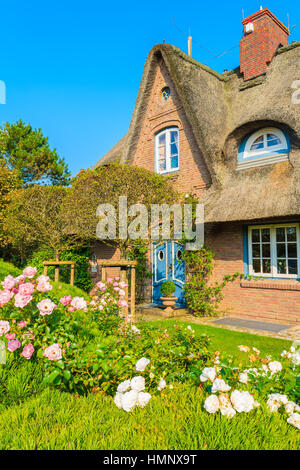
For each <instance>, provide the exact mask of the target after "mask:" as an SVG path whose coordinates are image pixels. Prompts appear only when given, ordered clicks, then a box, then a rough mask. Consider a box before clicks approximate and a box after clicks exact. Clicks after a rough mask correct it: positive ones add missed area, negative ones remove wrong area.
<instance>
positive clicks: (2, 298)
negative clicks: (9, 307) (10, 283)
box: [0, 290, 14, 307]
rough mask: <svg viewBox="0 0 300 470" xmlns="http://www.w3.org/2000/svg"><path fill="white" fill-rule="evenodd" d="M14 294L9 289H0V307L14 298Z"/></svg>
mask: <svg viewBox="0 0 300 470" xmlns="http://www.w3.org/2000/svg"><path fill="white" fill-rule="evenodd" d="M13 296H14V294H13V292H11V291H8V290H2V291H0V307H2V306H3V305H5V304H7V302H9V301H10V300H11V299H12V298H13Z"/></svg>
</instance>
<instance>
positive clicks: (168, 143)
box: [155, 126, 180, 174]
mask: <svg viewBox="0 0 300 470" xmlns="http://www.w3.org/2000/svg"><path fill="white" fill-rule="evenodd" d="M171 131H176V132H177V147H178V166H177V167H176V168H171ZM163 134H165V136H166V169H165V170H159V150H158V147H159V137H160V136H161V135H163ZM179 160H180V151H179V129H178V127H176V126H173V127H168V128H167V129H164V130H162V131H160V132H158V133H157V134H156V135H155V172H156V173H160V174H164V173H173V172H174V171H178V170H179V166H180V162H179Z"/></svg>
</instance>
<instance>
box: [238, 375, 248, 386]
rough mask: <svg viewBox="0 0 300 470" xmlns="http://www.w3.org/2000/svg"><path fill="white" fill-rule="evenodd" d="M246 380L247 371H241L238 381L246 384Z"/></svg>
mask: <svg viewBox="0 0 300 470" xmlns="http://www.w3.org/2000/svg"><path fill="white" fill-rule="evenodd" d="M248 380H249V377H248V374H247V372H242V373H241V374H240V375H239V381H240V382H241V383H242V384H247V383H248Z"/></svg>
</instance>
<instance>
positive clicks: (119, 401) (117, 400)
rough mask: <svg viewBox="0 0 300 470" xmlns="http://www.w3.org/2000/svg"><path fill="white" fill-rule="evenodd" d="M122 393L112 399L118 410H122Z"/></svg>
mask: <svg viewBox="0 0 300 470" xmlns="http://www.w3.org/2000/svg"><path fill="white" fill-rule="evenodd" d="M122 396H123V394H122V393H119V392H117V393H116V394H115V397H114V402H115V404H116V405H117V407H118V408H120V409H121V408H122Z"/></svg>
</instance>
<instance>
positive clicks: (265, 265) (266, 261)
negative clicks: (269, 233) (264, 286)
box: [262, 259, 271, 274]
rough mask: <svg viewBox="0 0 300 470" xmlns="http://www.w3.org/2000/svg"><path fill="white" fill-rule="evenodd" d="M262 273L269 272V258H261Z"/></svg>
mask: <svg viewBox="0 0 300 470" xmlns="http://www.w3.org/2000/svg"><path fill="white" fill-rule="evenodd" d="M262 265H263V273H265V274H270V273H271V260H270V259H263V262H262Z"/></svg>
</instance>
